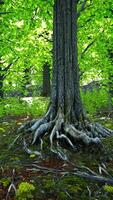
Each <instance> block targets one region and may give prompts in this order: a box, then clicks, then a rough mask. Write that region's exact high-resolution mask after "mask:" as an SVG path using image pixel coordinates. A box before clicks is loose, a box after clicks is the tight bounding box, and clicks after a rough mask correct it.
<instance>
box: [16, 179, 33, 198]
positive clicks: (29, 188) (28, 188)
mask: <svg viewBox="0 0 113 200" xmlns="http://www.w3.org/2000/svg"><path fill="white" fill-rule="evenodd" d="M34 190H35V187H34V185H33V184H31V183H27V182H22V183H20V185H19V187H18V189H17V191H16V197H17V199H18V200H27V199H32V198H33V191H34Z"/></svg>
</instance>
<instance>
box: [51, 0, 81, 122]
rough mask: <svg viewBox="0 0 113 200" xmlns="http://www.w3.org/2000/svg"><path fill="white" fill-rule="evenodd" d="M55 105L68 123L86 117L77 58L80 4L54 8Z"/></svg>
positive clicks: (57, 4) (67, 3)
mask: <svg viewBox="0 0 113 200" xmlns="http://www.w3.org/2000/svg"><path fill="white" fill-rule="evenodd" d="M53 28H54V29H53V30H54V31H53V49H54V54H53V84H52V104H53V105H54V107H55V109H56V111H57V110H58V109H59V108H60V109H61V110H62V112H63V113H64V115H65V117H66V119H67V120H69V121H70V122H75V121H76V120H78V121H79V120H80V119H81V118H82V116H83V110H82V104H81V99H80V91H79V66H78V59H77V58H78V55H77V2H76V0H66V1H63V0H57V1H55V5H54V27H53Z"/></svg>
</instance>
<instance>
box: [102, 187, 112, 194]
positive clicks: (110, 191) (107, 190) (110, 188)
mask: <svg viewBox="0 0 113 200" xmlns="http://www.w3.org/2000/svg"><path fill="white" fill-rule="evenodd" d="M104 190H105V191H106V192H109V193H113V186H111V185H105V186H104Z"/></svg>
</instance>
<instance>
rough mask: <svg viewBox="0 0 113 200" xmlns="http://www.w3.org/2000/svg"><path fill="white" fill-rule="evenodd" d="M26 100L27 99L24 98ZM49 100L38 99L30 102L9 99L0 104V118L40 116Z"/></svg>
mask: <svg viewBox="0 0 113 200" xmlns="http://www.w3.org/2000/svg"><path fill="white" fill-rule="evenodd" d="M25 99H27V98H25ZM48 101H49V99H47V98H43V97H38V98H33V99H31V100H28V101H27V100H22V99H20V98H14V97H10V98H7V99H5V100H4V101H2V102H1V104H0V117H3V116H9V115H10V116H26V115H27V116H42V115H43V114H44V113H45V111H46V109H47V106H48Z"/></svg>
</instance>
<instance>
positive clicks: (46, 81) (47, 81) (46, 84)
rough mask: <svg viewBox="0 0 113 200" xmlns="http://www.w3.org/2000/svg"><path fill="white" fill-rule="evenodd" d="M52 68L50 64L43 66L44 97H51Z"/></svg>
mask: <svg viewBox="0 0 113 200" xmlns="http://www.w3.org/2000/svg"><path fill="white" fill-rule="evenodd" d="M50 90H51V89H50V66H49V64H48V63H45V64H44V66H43V91H42V96H44V97H49V96H50Z"/></svg>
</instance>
